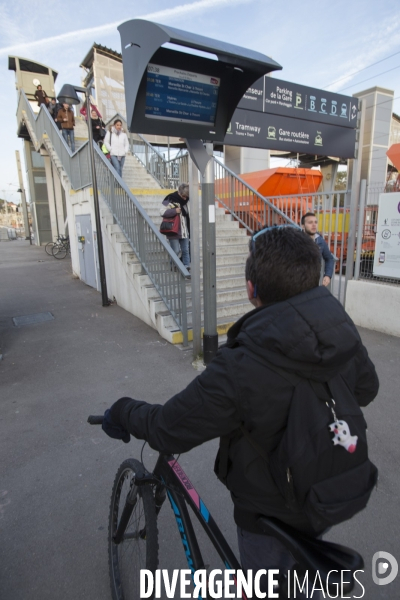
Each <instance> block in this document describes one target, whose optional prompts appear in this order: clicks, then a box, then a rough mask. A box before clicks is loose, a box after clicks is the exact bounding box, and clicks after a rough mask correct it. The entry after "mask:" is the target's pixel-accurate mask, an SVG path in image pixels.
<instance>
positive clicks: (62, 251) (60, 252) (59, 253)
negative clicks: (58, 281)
mask: <svg viewBox="0 0 400 600" xmlns="http://www.w3.org/2000/svg"><path fill="white" fill-rule="evenodd" d="M52 253H53V256H54V258H57V259H58V260H62V259H63V258H65V257H66V256H67V254H68V249H67V248H66V246H64V244H54V246H53V248H52Z"/></svg>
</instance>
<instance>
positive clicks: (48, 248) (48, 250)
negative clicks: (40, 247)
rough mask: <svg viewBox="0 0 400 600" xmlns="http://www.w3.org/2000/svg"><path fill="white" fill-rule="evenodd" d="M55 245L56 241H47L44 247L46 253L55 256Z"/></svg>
mask: <svg viewBox="0 0 400 600" xmlns="http://www.w3.org/2000/svg"><path fill="white" fill-rule="evenodd" d="M53 246H55V243H54V242H47V244H46V245H45V247H44V249H45V251H46V254H48V255H49V256H53V252H52V249H53Z"/></svg>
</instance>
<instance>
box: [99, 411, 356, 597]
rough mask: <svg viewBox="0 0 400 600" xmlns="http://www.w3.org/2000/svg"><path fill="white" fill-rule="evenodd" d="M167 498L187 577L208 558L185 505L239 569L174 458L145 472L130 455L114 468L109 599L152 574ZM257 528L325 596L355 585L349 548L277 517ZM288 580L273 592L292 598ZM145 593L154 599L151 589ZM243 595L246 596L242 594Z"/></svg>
mask: <svg viewBox="0 0 400 600" xmlns="http://www.w3.org/2000/svg"><path fill="white" fill-rule="evenodd" d="M102 422H103V417H102V416H89V418H88V423H90V424H91V425H101V424H102ZM166 497H168V499H169V502H170V504H171V508H172V510H173V513H174V516H175V519H176V522H177V526H178V530H179V534H180V536H181V540H182V544H183V549H184V554H185V555H186V559H187V562H188V566H189V569H190V570H191V572H192V575H194V573H195V572H196V571H197V570H200V569H205V570H206V569H207V565H206V564H205V563H206V562H207V561H204V559H203V557H202V554H201V551H200V546H199V542H198V540H197V537H196V534H195V531H194V528H193V524H192V521H191V519H190V515H189V511H188V506H189V507H190V508H191V509H192V510H193V512H194V514H195V516H196V518H197V519H198V521H199V522H200V524H201V525H202V527H203V529H204V531H205V533H206V535H207V537H208V538H209V539H210V541H211V543H212V544H213V546H214V548H215V549H216V551H217V552H218V555H219V556H220V558H221V560H222V563H223V565H224V567H223V568H225V569H233V570H235V571H238V570H240V569H241V566H240V564H239V562H238V560H237V558H236V557H235V555H234V553H233V551H232V550H231V548H230V547H229V545H228V543H227V541H226V539H225V538H224V536H223V535H222V533H221V531H220V529H219V528H218V526H217V524H216V522H215V521H214V519H213V517H212V516H211V514H210V512H209V511H208V509H207V507H206V505H205V504H204V502H203V500H202V499H201V498H200V496H199V494H198V493H197V491H196V490H195V488H194V486H193V485H192V483H191V482H190V480H189V478H188V477H187V475H186V474H185V473H184V471H183V469H182V467H181V466H180V465H179V463H178V461H177V459H176V458H175V457H174V456H172V455H166V454H160V455H159V457H158V460H157V463H156V466H155V468H154V471H153V472H152V473H150V472H149V471H147V470H146V468H145V467H144V465H143V463H142V462H140V461H138V460H135V459H133V458H130V459H127V460H125V461H124V462H123V463H122V464H121V466H120V467H119V469H118V471H117V474H116V477H115V480H114V485H113V489H112V494H111V504H110V513H109V526H108V551H109V569H110V581H111V592H112V597H113V600H136V599H137V598H140V570H141V569H148V570H149V571H151V572H153V573H154V572H155V570H156V569H157V567H158V527H157V517H158V514H159V512H160V510H161V507H162V505H163V504H164V501H165V499H166ZM259 526H260V533H265V534H266V535H271V536H274V537H276V538H278V539H279V540H280V541H281V542H282V543H283V544H284V545H285V546H286V547H287V548H288V549H289V550H290V552H291V553H292V554H293V556H294V558H295V560H296V561H297V563H298V564H297V565H296V573H304V572H306V571H307V572H308V577H309V581H313V580H314V578H315V576H316V574H317V572H318V574H319V576H320V578H321V581H322V583H323V585H324V586H325V592H329V593H330V594H331V595H330V596H329V597H337V590H338V589H339V590H340V589H342V590H343V594H346V595H348V594H349V592H351V590H352V589H353V588H354V585H355V581H356V577H355V574H356V572H357V571H359V570H362V569H363V568H364V561H363V558H362V557H361V556H360V554H358V553H357V552H355V551H354V550H351V549H350V548H347V547H345V546H341V545H339V544H334V543H332V542H326V541H322V540H319V539H315V538H312V537H309V536H307V535H305V534H302V533H300V532H299V531H297V530H296V529H293V528H292V527H289V526H288V525H286V524H284V523H282V522H280V521H278V520H277V519H273V518H266V517H261V518H260V519H259ZM343 571H346V578H345V581H343V577H341V576H342V572H343ZM328 573H330V574H329V577H328ZM348 580H350V581H348ZM235 583H236V579H235ZM290 583H293V578H291V577H290V573H289V574H288V576H284V577H281V578H280V583H279V590H275V592H277V593H279V598H281V599H285V598H291V597H292V598H293V597H296V596H293V594H292V595H291V594H290V590H289V589H288V588H289V585H290ZM230 587H231V586H230ZM335 594H336V595H335ZM207 596H208V594H207ZM148 597H151V598H153V597H154V593H153V595H152V596H148ZM199 597H200V596H199ZM222 597H225V596H222ZM242 598H244V599H246V598H247V596H246V594H245V593H244V592H243V593H242Z"/></svg>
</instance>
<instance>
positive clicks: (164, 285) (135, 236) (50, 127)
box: [17, 90, 189, 346]
mask: <svg viewBox="0 0 400 600" xmlns="http://www.w3.org/2000/svg"><path fill="white" fill-rule="evenodd" d="M17 118H18V123H22V122H24V123H25V125H26V127H27V129H28V131H29V135H30V137H31V140H32V142H33V144H34V146H35V149H36V150H39V149H40V147H41V146H42V145H45V147H46V148H47V149H48V150H49V153H50V155H51V156H52V159H53V160H54V161H55V162H56V166H58V167H59V166H60V164H58V165H57V161H59V163H61V166H62V168H63V169H64V171H65V173H66V174H67V176H68V179H69V181H70V183H71V186H72V188H73V189H74V190H79V189H82V188H84V187H87V186H89V185H91V184H92V179H91V175H90V169H89V165H90V163H89V144H88V142H85V143H84V144H83V145H82V146H81V147H80V148H79V149H78V150H77V151H76V152H74V153H73V154H72V153H71V150H70V148H69V147H68V145H67V144H66V142H65V140H64V138H63V137H62V136H61V133H60V131H59V130H58V128H57V126H56V124H55V122H54V120H53V118H52V117H51V116H50V114H49V112H48V110H47V109H46V108H45V107H44V106H42V107H41V109H40V111H39V113H38V115H35V113H34V112H33V110H32V107H31V105H30V103H29V101H28V99H27V97H26V95H25V93H24V91H23V90H21V92H20V96H19V100H18V108H17ZM93 146H94V154H95V167H96V175H97V182H98V189H99V192H100V193H101V195H102V198H103V199H104V201H105V202H106V204H107V206H108V207H109V209H110V211H111V213H112V215H113V217H114V219H115V221H116V222H117V223H118V225H119V226H120V228H121V231H122V232H123V234H124V235H125V237H126V239H127V242H128V243H129V245H130V246H131V248H132V250H133V251H134V252H135V254H136V256H137V257H138V259H139V261H140V262H141V265H142V268H143V270H144V271H145V273H146V274H147V275H148V276H149V278H150V280H151V282H152V283H153V285H154V287H155V288H156V290H157V291H158V293H159V294H160V296H161V298H162V300H163V301H164V303H165V304H166V306H167V308H168V310H169V311H170V313H171V315H172V317H173V318H174V320H175V322H176V324H177V326H178V328H179V329H180V330H181V332H182V335H183V345H184V346H186V345H187V343H188V331H187V329H188V325H187V302H186V283H187V281H188V280H187V278H188V277H189V272H188V270H187V269H186V267H185V266H184V265H183V264H182V262H181V261H180V260H179V258H178V257H177V255H176V254H175V252H173V250H172V248H171V246H170V245H169V243H168V242H167V241H166V238H165V236H163V235H162V234H161V233H160V232H159V231H158V229H157V227H156V226H155V225H154V223H153V221H152V219H151V218H150V217H149V216H148V214H147V213H146V211H145V210H144V208H143V207H142V206H141V204H140V202H139V201H138V200H137V198H136V197H135V196H134V195H133V194H132V193H131V191H130V190H129V188H128V186H127V185H126V184H125V182H124V181H123V180H122V179H121V177H120V176H119V175H118V174H117V173H116V171H115V170H114V168H113V167H112V166H111V163H110V162H109V161H108V160H107V158H106V157H105V155H104V153H103V152H102V151H101V150H100V148H99V146H98V144H96V143H93Z"/></svg>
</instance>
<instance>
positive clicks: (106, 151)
mask: <svg viewBox="0 0 400 600" xmlns="http://www.w3.org/2000/svg"><path fill="white" fill-rule="evenodd" d="M101 151H102V152H103V154H105V155H106V158H108V160H110V161H111V154H110V153H109V151H108V149H107V146H106V145H105V144H103V145H102V147H101Z"/></svg>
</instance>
